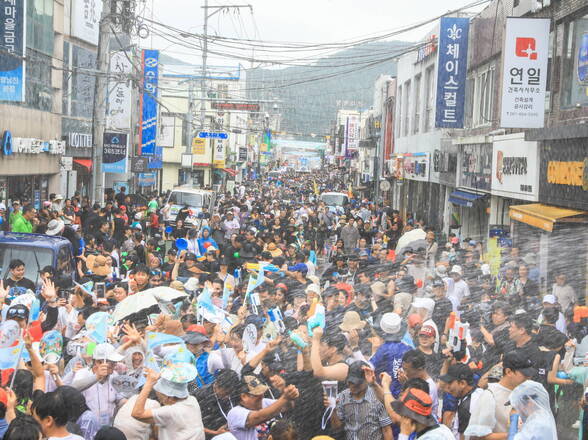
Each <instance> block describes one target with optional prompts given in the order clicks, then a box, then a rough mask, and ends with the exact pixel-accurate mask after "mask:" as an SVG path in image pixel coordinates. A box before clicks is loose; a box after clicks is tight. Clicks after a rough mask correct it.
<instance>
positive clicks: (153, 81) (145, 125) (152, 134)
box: [139, 49, 159, 156]
mask: <svg viewBox="0 0 588 440" xmlns="http://www.w3.org/2000/svg"><path fill="white" fill-rule="evenodd" d="M158 80H159V51H157V50H147V49H145V50H143V94H142V95H141V145H140V147H139V155H141V156H153V155H155V154H156V144H157V142H156V141H157V85H158Z"/></svg>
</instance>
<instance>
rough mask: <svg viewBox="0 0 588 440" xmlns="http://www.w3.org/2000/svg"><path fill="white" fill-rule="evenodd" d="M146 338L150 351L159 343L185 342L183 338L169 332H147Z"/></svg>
mask: <svg viewBox="0 0 588 440" xmlns="http://www.w3.org/2000/svg"><path fill="white" fill-rule="evenodd" d="M145 339H146V340H147V351H148V352H149V351H151V350H153V348H155V347H157V346H159V345H164V344H183V343H184V341H183V340H182V338H180V337H178V336H174V335H168V334H167V333H157V332H147V334H146V335H145Z"/></svg>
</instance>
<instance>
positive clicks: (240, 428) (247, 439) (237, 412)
mask: <svg viewBox="0 0 588 440" xmlns="http://www.w3.org/2000/svg"><path fill="white" fill-rule="evenodd" d="M274 402H275V400H273V399H263V401H262V403H261V407H262V408H267V407H268V406H270V405H271V404H273V403H274ZM250 412H251V410H250V409H247V408H244V407H242V406H241V405H239V406H235V407H234V408H233V409H232V410H230V411H229V414H227V426H228V427H229V431H231V434H233V435H234V436H235V437H236V438H237V440H257V430H258V429H261V430H265V429H267V425H266V424H265V423H263V424H262V425H259V426H254V427H251V428H247V427H246V426H245V425H246V424H247V417H249V413H250Z"/></svg>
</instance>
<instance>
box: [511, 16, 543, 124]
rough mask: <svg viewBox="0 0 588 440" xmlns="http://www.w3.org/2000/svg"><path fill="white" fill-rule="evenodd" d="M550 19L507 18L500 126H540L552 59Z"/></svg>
mask: <svg viewBox="0 0 588 440" xmlns="http://www.w3.org/2000/svg"><path fill="white" fill-rule="evenodd" d="M549 25H550V19H549V18H512V17H510V18H507V19H506V37H505V42H504V52H503V53H504V62H503V71H502V111H501V117H500V125H501V126H502V127H506V128H541V127H543V124H544V120H545V88H546V84H547V61H548V58H549V53H548V52H549Z"/></svg>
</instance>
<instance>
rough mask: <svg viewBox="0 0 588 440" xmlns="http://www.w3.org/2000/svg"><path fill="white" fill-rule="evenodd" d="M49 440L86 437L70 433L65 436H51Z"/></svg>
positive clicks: (69, 439) (76, 439)
mask: <svg viewBox="0 0 588 440" xmlns="http://www.w3.org/2000/svg"><path fill="white" fill-rule="evenodd" d="M47 440H84V437H81V436H79V435H76V434H69V435H66V436H65V437H49V438H48V439H47Z"/></svg>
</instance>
